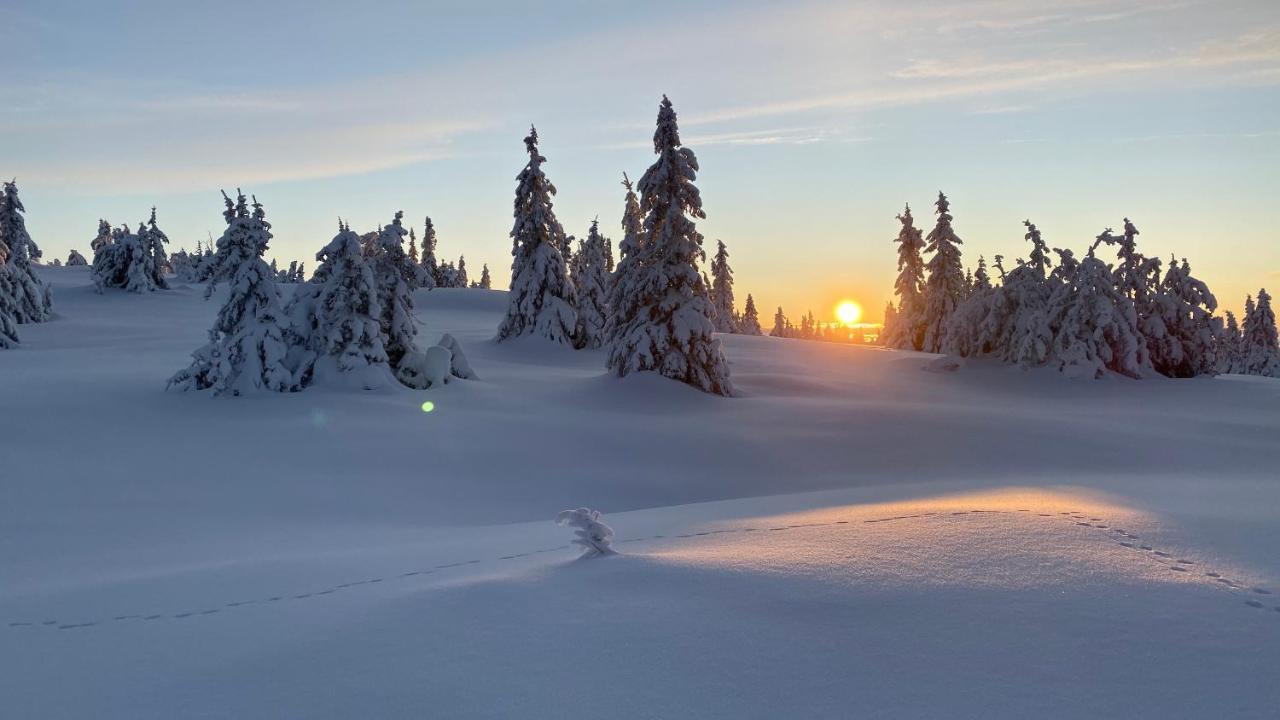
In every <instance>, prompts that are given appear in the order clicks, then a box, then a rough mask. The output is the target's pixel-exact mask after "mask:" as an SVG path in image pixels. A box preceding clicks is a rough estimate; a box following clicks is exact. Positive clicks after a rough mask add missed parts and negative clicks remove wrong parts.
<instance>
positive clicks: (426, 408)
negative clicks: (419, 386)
mask: <svg viewBox="0 0 1280 720" xmlns="http://www.w3.org/2000/svg"><path fill="white" fill-rule="evenodd" d="M435 409H436V404H435V403H433V402H431V401H430V400H428V401H426V402H424V403H422V412H431V411H432V410H435Z"/></svg>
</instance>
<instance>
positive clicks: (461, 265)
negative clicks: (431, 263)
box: [453, 255, 471, 288]
mask: <svg viewBox="0 0 1280 720" xmlns="http://www.w3.org/2000/svg"><path fill="white" fill-rule="evenodd" d="M470 284H471V283H470V282H469V281H468V279H467V256H465V255H459V256H458V275H457V276H456V277H455V278H454V285H453V286H454V287H459V288H465V287H467V286H469V285H470Z"/></svg>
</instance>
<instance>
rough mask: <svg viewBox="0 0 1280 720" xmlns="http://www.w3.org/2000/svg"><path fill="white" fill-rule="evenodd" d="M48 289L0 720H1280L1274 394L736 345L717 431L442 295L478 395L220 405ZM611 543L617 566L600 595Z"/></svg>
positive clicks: (498, 306)
mask: <svg viewBox="0 0 1280 720" xmlns="http://www.w3.org/2000/svg"><path fill="white" fill-rule="evenodd" d="M44 272H45V276H46V278H47V279H49V280H50V282H51V283H52V284H53V285H54V292H55V301H56V310H57V312H58V313H59V315H60V317H59V319H57V320H56V321H54V322H51V323H48V324H44V325H34V326H24V327H23V328H22V331H23V335H22V336H23V345H22V347H21V348H20V349H17V350H10V351H4V352H3V353H0V438H2V440H0V448H3V459H2V460H0V488H3V502H0V558H2V560H0V707H4V708H5V712H4V713H3V714H4V715H6V716H12V717H120V718H125V717H129V718H133V717H179V716H180V717H234V718H252V717H308V718H315V717H333V718H347V717H415V718H417V717H494V718H498V717H522V718H537V717H561V716H575V715H583V714H587V713H592V714H595V713H599V714H602V715H608V716H612V717H620V718H621V717H662V718H665V717H735V718H739V717H779V716H793V717H974V718H979V717H980V718H993V717H1062V718H1075V717H1082V716H1086V715H1089V716H1094V717H1121V716H1122V717H1130V718H1141V717H1151V718H1157V717H1158V718H1170V717H1189V718H1190V717H1205V716H1229V717H1259V718H1261V717H1272V716H1274V709H1275V707H1277V706H1278V705H1280V689H1278V688H1277V686H1276V683H1275V682H1274V680H1275V669H1274V668H1275V667H1276V665H1277V662H1278V661H1280V562H1278V561H1277V559H1276V557H1277V556H1276V553H1275V549H1276V548H1277V547H1280V480H1277V475H1280V473H1278V472H1277V467H1278V465H1280V381H1275V380H1267V379H1261V378H1248V379H1246V378H1242V377H1235V376H1230V377H1223V378H1217V379H1212V380H1210V379H1201V380H1187V381H1174V380H1148V381H1141V382H1135V381H1129V380H1120V379H1114V380H1105V381H1099V382H1079V381H1071V380H1066V379H1064V378H1062V377H1060V376H1057V375H1054V374H1048V373H1037V372H1031V373H1023V372H1020V371H1017V370H1011V369H1009V368H1005V367H998V366H994V365H985V364H983V363H970V364H968V365H967V366H966V367H964V368H961V369H960V370H958V371H955V372H934V371H929V370H930V369H932V370H937V368H936V367H933V366H931V361H932V360H933V359H934V356H928V355H919V354H913V353H900V352H891V351H883V350H877V349H873V348H859V347H850V346H838V345H830V344H819V343H805V342H802V341H788V340H775V339H771V338H757V337H741V336H731V337H724V338H723V340H724V343H725V346H726V349H727V353H728V356H729V359H730V361H731V363H732V369H733V379H734V384H735V386H736V388H737V390H738V392H739V394H740V397H737V398H733V399H723V398H718V397H714V396H710V395H704V394H702V393H699V392H696V391H693V390H690V389H688V388H686V387H684V386H681V385H678V384H676V383H672V382H669V381H664V380H661V379H659V378H654V377H632V378H628V379H627V380H622V381H620V380H616V379H613V378H610V377H606V376H605V375H604V372H603V356H602V354H601V353H599V352H574V351H571V350H567V349H563V348H555V347H548V346H546V345H545V344H542V343H538V342H533V341H517V342H508V343H503V344H501V345H498V344H494V343H492V342H491V341H490V338H491V336H492V334H493V332H494V329H495V328H496V327H497V323H498V320H499V318H500V316H501V312H502V310H503V308H504V307H505V302H506V297H505V294H504V293H499V292H487V291H478V290H436V291H432V292H430V293H419V294H418V296H417V303H418V309H419V317H420V320H421V321H422V327H421V328H420V334H421V336H422V337H423V338H424V339H425V340H426V341H429V342H434V341H435V340H436V339H437V337H438V336H439V334H441V333H443V332H450V333H453V334H454V335H455V336H456V337H458V339H459V340H460V341H461V342H462V343H463V346H464V348H465V349H466V351H467V353H468V355H469V357H470V359H471V363H472V365H473V366H474V367H475V369H476V371H477V372H478V373H479V374H480V379H479V380H476V381H470V382H456V383H454V384H452V385H450V386H448V387H445V388H440V389H436V390H431V391H428V392H425V393H424V392H413V391H409V390H401V389H395V390H386V391H382V392H378V393H351V392H336V391H330V390H320V389H311V390H308V391H306V392H303V393H298V394H294V395H267V396H262V397H248V398H238V399H231V398H219V399H212V398H209V397H207V396H204V395H201V394H196V393H185V394H184V393H166V392H164V381H165V379H166V378H167V377H168V376H169V375H170V374H172V373H173V372H174V371H176V370H178V369H179V368H181V367H183V366H185V365H186V364H187V355H188V353H189V352H190V351H191V350H192V349H194V348H195V347H196V346H197V345H199V344H200V343H201V341H202V339H203V337H204V334H205V331H206V330H207V328H208V325H209V324H210V321H211V320H212V317H213V315H214V313H215V312H216V309H217V303H216V296H215V300H214V301H210V302H204V301H202V300H201V293H202V289H201V288H198V287H179V288H177V289H175V290H174V291H172V292H162V293H155V294H149V295H129V294H124V293H109V294H107V295H105V296H99V295H96V294H94V293H93V291H92V289H91V288H90V287H89V284H90V283H89V280H88V273H87V271H86V270H85V269H84V268H65V269H53V268H50V269H46V270H45V271H44ZM285 287H286V288H287V286H285ZM286 291H287V290H286ZM427 399H430V400H431V401H432V402H433V403H434V409H433V410H432V411H431V412H424V411H423V409H422V407H421V404H422V402H423V401H424V400H427ZM582 505H586V506H590V507H597V508H601V509H603V510H604V511H605V512H606V513H607V516H606V521H607V522H609V523H610V524H611V525H612V526H613V527H614V529H615V530H616V532H617V540H618V542H617V547H618V548H619V549H620V550H621V551H622V552H623V555H621V556H618V557H612V558H607V559H600V560H591V561H583V562H575V561H574V557H575V555H576V553H575V552H574V551H573V550H570V549H569V548H568V541H569V538H570V533H569V532H568V531H567V530H566V529H564V528H560V527H556V526H554V525H552V523H551V522H550V520H551V518H552V517H554V515H555V513H556V512H557V511H559V510H561V509H563V508H566V507H577V506H582Z"/></svg>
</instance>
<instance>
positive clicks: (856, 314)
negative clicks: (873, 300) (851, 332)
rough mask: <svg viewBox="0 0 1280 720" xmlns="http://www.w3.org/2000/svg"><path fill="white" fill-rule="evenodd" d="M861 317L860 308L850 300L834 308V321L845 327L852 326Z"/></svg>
mask: <svg viewBox="0 0 1280 720" xmlns="http://www.w3.org/2000/svg"><path fill="white" fill-rule="evenodd" d="M861 317H862V307H861V306H859V305H858V303H856V302H853V301H852V300H845V301H844V302H841V303H840V304H839V305H837V306H836V319H838V320H839V321H840V322H841V323H843V324H845V325H852V324H854V323H856V322H858V318H861Z"/></svg>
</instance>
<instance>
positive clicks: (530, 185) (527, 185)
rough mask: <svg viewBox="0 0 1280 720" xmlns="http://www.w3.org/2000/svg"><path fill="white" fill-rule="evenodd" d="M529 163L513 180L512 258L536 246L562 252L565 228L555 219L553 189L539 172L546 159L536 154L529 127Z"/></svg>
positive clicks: (535, 132)
mask: <svg viewBox="0 0 1280 720" xmlns="http://www.w3.org/2000/svg"><path fill="white" fill-rule="evenodd" d="M524 147H525V150H526V151H527V152H528V153H529V162H528V164H526V165H525V166H524V169H523V170H521V171H520V174H519V175H517V176H516V183H517V187H516V199H515V219H516V221H515V224H514V225H513V226H512V228H511V240H512V254H514V255H517V256H518V255H519V254H520V253H521V252H522V251H523V252H525V253H528V252H532V250H533V249H534V247H535V246H536V244H537V243H539V242H547V243H551V245H552V246H553V247H555V248H556V249H557V250H558V251H560V250H562V249H563V248H564V244H565V237H564V228H563V227H561V225H560V221H559V220H557V219H556V216H555V212H554V210H553V209H552V202H551V198H552V197H553V196H554V195H555V194H556V186H555V185H553V184H552V183H551V180H549V179H548V178H547V176H546V175H545V174H544V173H543V172H542V163H544V162H546V161H547V159H546V158H545V157H543V156H542V155H541V154H540V153H539V152H538V130H537V128H535V127H533V126H532V125H530V126H529V134H528V135H527V136H526V137H525V139H524ZM513 267H514V266H513Z"/></svg>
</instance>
